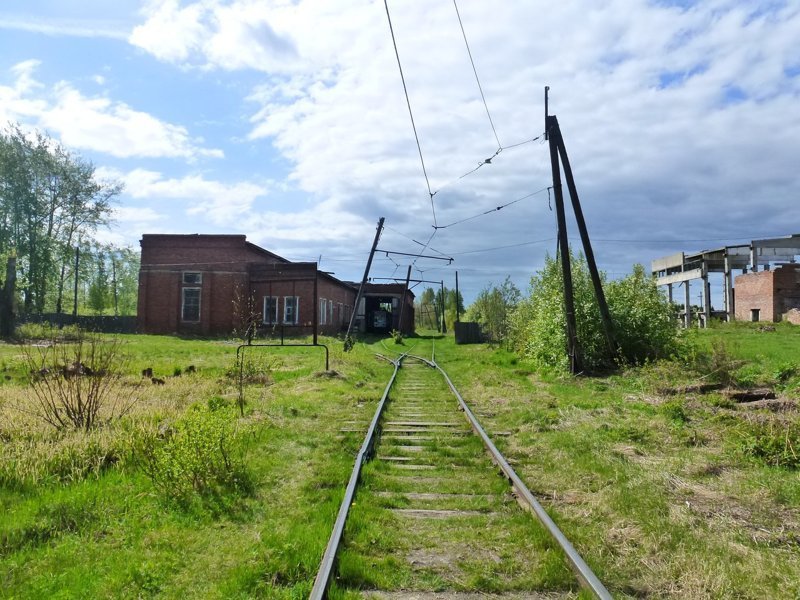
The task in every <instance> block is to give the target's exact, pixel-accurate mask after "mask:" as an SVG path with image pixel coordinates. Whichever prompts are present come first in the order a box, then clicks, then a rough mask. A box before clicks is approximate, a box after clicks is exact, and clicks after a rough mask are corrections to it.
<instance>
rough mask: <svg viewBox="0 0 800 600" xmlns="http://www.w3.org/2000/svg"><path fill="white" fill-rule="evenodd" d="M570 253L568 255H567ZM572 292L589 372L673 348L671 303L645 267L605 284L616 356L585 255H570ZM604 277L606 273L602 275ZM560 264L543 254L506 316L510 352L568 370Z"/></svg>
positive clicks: (583, 358) (657, 355) (665, 353)
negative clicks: (525, 293)
mask: <svg viewBox="0 0 800 600" xmlns="http://www.w3.org/2000/svg"><path fill="white" fill-rule="evenodd" d="M570 254H571V253H570ZM570 258H571V261H572V280H573V281H572V283H573V289H574V295H575V320H576V323H577V334H578V346H579V349H580V353H581V361H582V364H583V365H584V368H585V369H587V370H588V371H596V370H601V369H608V368H612V367H614V366H616V365H617V364H619V363H626V362H627V363H640V362H643V361H645V360H649V359H655V358H661V357H664V356H668V355H669V354H670V353H671V352H673V351H674V350H675V347H676V342H677V324H676V322H675V320H674V319H673V314H672V312H673V311H672V307H671V305H670V303H669V301H668V300H667V299H666V298H665V297H664V295H663V294H661V293H660V292H659V290H658V287H657V286H656V283H655V280H654V279H653V278H652V277H648V276H646V275H645V271H644V267H642V266H641V265H635V266H634V269H633V274H631V275H629V276H628V277H626V278H624V279H621V280H619V281H612V282H608V283H606V282H605V281H604V288H605V294H606V300H607V301H608V308H609V312H610V313H611V319H612V323H613V327H614V334H615V336H616V339H617V343H618V344H619V355H618V356H609V354H608V347H607V344H606V340H605V334H604V332H603V328H602V322H601V320H600V309H599V307H598V305H597V299H596V298H595V296H594V287H593V285H592V282H591V276H590V274H589V269H588V266H587V264H586V259H585V258H584V257H583V256H582V255H580V256H577V257H575V256H571V257H570ZM601 279H602V280H605V275H603V274H601ZM563 289H564V288H563V280H562V276H561V265H560V262H559V261H557V260H555V259H553V258H551V257H550V256H547V257H546V258H545V265H544V268H543V269H542V270H541V271H539V272H538V273H537V274H536V275H534V276H533V277H532V278H531V285H530V295H529V297H528V298H526V299H524V300H522V301H521V302H520V303H519V304H518V305H517V308H516V309H515V310H514V311H513V313H512V315H511V323H510V332H511V340H512V343H513V346H514V348H515V350H517V351H518V352H519V353H520V354H523V355H525V356H527V357H529V358H531V359H533V361H534V362H535V363H537V364H538V365H540V366H541V367H545V368H555V369H556V370H561V371H567V370H568V368H569V361H568V357H567V354H566V347H567V340H566V333H565V322H566V319H565V317H564V295H563V294H564V291H563Z"/></svg>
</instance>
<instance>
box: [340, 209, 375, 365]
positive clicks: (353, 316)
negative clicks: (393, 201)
mask: <svg viewBox="0 0 800 600" xmlns="http://www.w3.org/2000/svg"><path fill="white" fill-rule="evenodd" d="M384 220H385V219H384V217H381V218H380V219H378V229H377V230H376V231H375V239H374V240H373V242H372V250H370V251H369V258H368V259H367V268H366V269H364V277H362V279H361V285H359V286H358V293H357V294H356V302H355V305H354V306H353V313H352V314H351V315H350V323H349V324H348V325H347V333H346V334H345V336H344V350H345V352H348V351H349V350H350V349H351V348H352V347H353V338H352V337H350V335H351V333H352V331H353V324H354V323H355V322H356V315H357V314H358V305H359V303H360V302H361V297H362V296H363V295H364V286H366V285H367V279H369V270H370V268H371V267H372V259H373V258H374V256H375V248H377V247H378V240H380V239H381V232H382V231H383V222H384ZM365 317H366V315H365Z"/></svg>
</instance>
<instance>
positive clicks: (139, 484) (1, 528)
mask: <svg viewBox="0 0 800 600" xmlns="http://www.w3.org/2000/svg"><path fill="white" fill-rule="evenodd" d="M120 338H121V339H122V340H123V342H124V348H125V351H126V352H127V353H129V354H130V358H131V361H130V367H129V368H130V372H129V373H128V374H127V376H126V381H127V382H128V383H129V384H130V385H131V386H136V390H137V395H138V397H137V400H138V401H137V403H136V404H135V406H134V409H133V410H132V412H131V413H130V414H129V415H127V416H126V417H125V418H124V419H123V420H121V421H118V422H115V423H113V424H111V425H109V426H105V427H101V428H99V429H97V430H94V431H91V432H70V431H55V430H53V429H52V428H51V427H49V426H47V425H46V424H44V423H42V422H41V421H40V420H39V419H37V418H36V417H35V415H32V414H30V413H31V411H30V410H29V411H28V412H25V410H24V409H26V408H30V405H29V404H28V403H29V402H30V395H29V393H28V390H27V387H26V382H27V378H28V374H27V370H26V367H25V365H24V354H23V352H22V350H21V348H20V346H19V345H17V344H0V598H6V597H7V598H12V597H13V598H44V597H47V598H50V597H52V598H74V597H122V598H128V597H130V598H138V597H142V598H147V597H159V598H179V597H192V598H194V597H203V598H254V597H256V598H300V597H307V595H308V592H309V591H310V589H311V585H312V582H313V578H314V575H315V573H316V569H317V567H318V563H319V559H320V557H321V555H322V551H323V549H324V546H325V544H326V543H327V538H328V535H329V534H330V527H331V525H332V523H333V521H334V519H335V515H336V512H337V510H338V507H339V503H340V501H341V498H342V495H343V491H344V486H345V483H346V481H347V478H348V477H349V474H350V470H351V468H352V465H353V459H354V457H355V454H356V452H357V450H358V447H359V446H360V444H361V441H362V437H363V434H362V433H361V431H365V430H366V427H367V424H368V422H369V420H370V418H371V417H372V415H373V412H374V409H375V406H376V404H377V401H378V399H379V398H380V396H381V393H382V391H383V388H384V386H385V382H386V380H387V378H388V377H389V374H390V373H391V370H392V368H391V365H389V363H387V362H385V361H381V360H376V359H375V358H374V354H373V353H374V352H380V353H382V354H384V355H387V356H389V355H392V356H395V355H398V354H399V353H401V352H405V351H409V350H411V352H412V354H419V355H423V356H427V357H430V355H431V345H432V344H431V338H430V337H425V336H422V337H416V338H414V337H412V338H406V339H405V340H403V344H402V345H396V344H394V342H393V341H392V340H391V339H387V340H384V341H383V343H381V341H379V340H369V341H368V343H366V344H357V345H356V347H355V349H354V351H353V352H352V353H350V354H346V355H345V354H343V353H342V352H341V342H340V341H337V340H333V339H327V340H323V341H324V342H325V343H328V344H329V345H330V348H331V368H332V369H333V370H334V371H335V373H330V374H324V375H323V374H322V373H321V371H322V370H323V364H324V362H323V359H324V357H323V355H322V352H321V350H320V349H315V348H308V349H299V348H297V349H288V348H286V349H270V350H264V351H263V354H261V352H262V351H257V350H255V349H249V350H248V352H252V353H253V359H254V376H253V378H252V379H251V381H253V383H250V384H248V385H246V386H245V401H246V402H245V416H244V417H241V418H240V417H238V416H235V414H234V415H233V416H232V417H231V418H232V419H235V422H236V427H237V428H238V430H239V431H240V432H241V433H242V436H241V438H240V439H239V442H237V443H238V444H239V448H238V450H239V451H240V452H241V453H242V455H243V457H244V461H245V464H246V468H247V470H248V473H249V476H250V477H251V480H252V488H251V489H248V490H246V491H240V492H236V491H230V492H224V494H223V497H222V498H216V499H214V498H204V497H202V496H200V495H198V496H197V498H196V501H195V502H189V503H188V504H183V505H180V504H176V503H174V502H170V501H169V499H166V498H164V497H163V495H161V494H160V493H159V492H158V490H157V489H156V488H155V487H154V486H153V483H152V482H151V480H150V479H149V478H148V477H147V475H146V474H145V473H144V472H143V471H142V469H141V467H140V465H139V463H138V462H137V457H136V455H135V451H134V449H135V444H133V440H134V439H135V436H136V434H137V432H138V431H140V430H142V429H147V430H149V431H158V430H159V428H162V430H164V431H168V430H169V428H170V426H171V425H172V424H173V423H175V422H176V421H177V420H179V419H181V418H182V417H183V416H184V415H185V414H187V411H188V410H189V407H191V406H193V405H196V404H197V403H201V404H204V405H206V404H208V403H209V401H210V402H211V404H213V405H214V406H218V405H230V406H233V405H234V403H235V402H236V398H237V396H238V389H237V385H236V381H235V380H234V379H232V378H231V377H229V376H228V372H229V371H230V370H231V368H232V366H233V361H234V356H235V352H236V346H237V342H235V341H231V340H200V339H179V338H170V337H162V336H120ZM687 338H688V341H689V350H687V351H686V356H683V357H681V358H680V359H679V360H676V361H673V362H661V363H655V364H650V365H645V366H643V367H641V368H637V369H631V370H628V371H626V372H624V373H621V374H616V375H611V376H607V377H598V378H579V379H571V378H559V377H557V376H554V375H552V374H537V373H535V372H534V371H533V370H532V369H531V368H530V366H529V365H527V364H526V363H525V362H524V361H522V360H520V359H518V358H517V357H515V356H514V355H512V354H510V353H508V352H505V351H503V350H502V349H497V348H489V347H486V346H482V345H476V346H455V345H454V344H453V342H452V338H451V337H445V338H443V339H436V340H435V346H436V360H437V362H439V363H440V364H441V365H442V366H443V368H445V369H446V370H447V371H448V373H449V374H450V376H451V378H452V379H453V380H454V382H455V384H456V386H457V387H458V388H459V390H460V391H461V393H462V395H463V396H464V398H465V400H466V401H467V403H468V404H470V406H471V407H472V408H473V410H474V411H475V412H476V413H477V414H478V416H479V418H480V420H481V423H482V424H483V425H484V427H485V428H486V429H487V431H488V432H489V434H490V436H491V437H492V438H493V440H494V441H495V443H496V444H497V446H498V447H499V448H500V449H501V451H503V452H504V453H505V454H506V456H507V457H508V458H509V459H511V460H512V461H513V464H514V468H515V469H516V470H517V472H518V473H519V474H520V475H521V476H522V478H523V479H524V480H525V481H526V483H527V484H528V486H529V487H530V488H531V490H532V491H533V492H534V494H535V495H536V496H537V497H538V498H539V499H540V501H542V502H543V504H544V505H545V507H546V508H547V510H548V511H549V512H550V514H551V515H552V516H553V518H554V519H555V520H556V522H557V523H558V524H559V526H560V527H561V528H562V530H563V531H564V532H565V533H566V535H567V536H568V537H569V538H570V540H571V541H572V542H573V544H574V545H575V546H576V548H577V549H578V550H579V551H580V552H581V553H582V555H583V556H584V558H585V559H586V560H587V562H588V563H589V564H590V565H591V566H592V567H593V568H594V569H595V571H596V573H597V574H598V576H599V577H600V578H601V580H602V581H603V582H604V583H605V584H606V585H607V586H608V587H609V589H610V590H611V591H612V593H613V594H614V595H615V597H643V596H647V597H652V598H692V599H694V598H764V597H795V596H799V595H800V565H798V561H797V551H798V545H800V471H799V470H798V469H797V468H796V467H797V465H795V464H793V463H792V462H791V460H788V462H786V461H785V462H781V461H776V457H781V456H784V457H785V458H786V459H788V458H790V457H791V452H790V451H789V450H787V448H788V446H787V444H786V440H789V442H793V440H794V439H795V438H794V437H793V436H794V435H795V434H794V433H793V432H796V431H797V424H798V417H797V412H796V411H797V409H796V406H795V407H794V408H793V405H792V404H791V400H794V401H796V400H797V399H798V396H800V394H798V389H800V380H798V374H797V372H796V371H795V370H794V369H793V364H794V363H793V361H797V362H800V328H797V327H795V328H792V327H790V326H785V325H782V324H779V325H778V326H777V327H776V330H775V331H760V330H758V329H756V328H754V327H752V326H748V325H745V324H741V325H738V324H737V325H734V326H724V327H722V326H721V327H715V328H712V329H709V330H706V331H694V332H689V334H688V336H687ZM715 348H717V351H716V352H717V356H716V359H715V360H716V362H715V363H714V364H715V367H713V368H714V369H720V368H722V369H728V370H730V372H731V373H732V377H731V382H732V384H733V385H738V386H740V387H751V386H753V385H758V386H767V387H770V388H772V389H774V390H775V391H776V392H777V393H778V395H779V396H781V397H784V398H788V399H789V401H788V403H787V404H786V406H785V407H784V408H783V409H782V410H781V411H780V412H772V411H769V410H767V409H766V408H758V409H754V408H751V407H749V405H746V404H741V403H739V402H737V401H734V400H731V399H730V397H729V396H727V395H725V393H724V391H719V390H717V391H708V392H701V391H699V385H700V384H703V383H708V382H710V381H711V380H712V379H713V378H714V377H715V375H714V374H713V373H711V372H709V371H708V370H705V371H704V370H703V369H707V368H708V365H709V364H711V363H710V362H709V361H708V360H706V359H703V360H699V359H698V357H700V356H701V355H702V356H709V355H713V354H714V352H715ZM719 348H723V350H724V352H722V351H720V350H719ZM257 357H258V358H257ZM704 360H705V362H703V361H704ZM742 361H745V362H744V363H743V364H740V363H742ZM190 365H193V366H194V367H195V373H189V371H188V367H189V366H190ZM146 368H152V369H153V373H154V376H156V377H159V378H164V379H165V385H163V386H162V385H152V384H150V383H148V382H147V381H143V379H142V377H141V371H142V370H143V369H146ZM178 371H180V376H175V375H176V374H177V373H178ZM259 374H260V375H263V377H260V376H258V375H259ZM232 413H235V411H232ZM455 416H456V418H460V419H462V420H463V416H461V415H460V414H458V413H456V415H455ZM347 429H356V430H360V431H356V432H346V431H342V430H347ZM787 433H788V435H787ZM501 434H503V435H501ZM506 434H508V435H506ZM445 439H446V438H445V437H444V436H441V437H440V438H438V439H436V440H434V441H432V442H423V443H421V446H422V447H423V448H422V450H421V453H422V455H423V456H425V457H427V458H425V459H424V460H429V461H430V462H431V464H435V463H437V461H440V460H446V461H447V462H448V464H452V465H460V466H459V467H458V468H459V469H464V468H467V467H469V466H474V465H478V464H481V461H485V460H486V459H485V456H484V455H483V452H482V450H481V448H480V444H478V443H477V441H476V440H475V439H474V438H470V437H465V438H463V439H461V438H459V439H457V440H453V439H450V438H447V439H446V441H447V444H444V443H443V442H444V441H445ZM790 445H791V444H790ZM384 450H388V451H391V452H399V450H398V449H397V448H392V447H391V446H390V445H389V444H387V446H386V447H385V448H384ZM381 451H382V450H381ZM787 452H789V453H788V454H787ZM782 460H784V459H782ZM437 464H438V463H437ZM456 472H459V473H460V472H461V471H457V470H456V469H454V468H447V469H445V468H437V469H436V470H433V471H430V472H426V476H428V477H427V479H426V480H425V481H423V482H422V483H419V482H418V485H419V486H420V487H418V488H416V489H417V490H418V491H420V492H443V491H444V492H447V491H451V492H461V491H463V486H462V481H461V480H460V479H459V477H458V476H457V477H453V474H454V473H456ZM364 482H365V487H364V488H363V489H362V491H360V492H359V497H357V501H356V509H358V510H356V511H355V512H354V513H353V519H352V521H351V522H350V523H349V524H348V538H347V539H348V542H349V543H350V544H351V545H350V547H349V549H348V551H347V552H346V553H345V554H344V555H343V556H342V561H341V562H340V576H341V577H342V579H341V580H340V583H341V582H344V583H343V584H342V586H341V587H335V588H334V589H333V590H332V597H339V598H341V597H354V595H355V592H354V591H353V590H357V589H359V588H363V587H372V586H383V587H385V588H386V589H399V588H402V587H403V586H413V587H415V588H417V589H428V590H442V589H446V590H473V591H480V592H486V593H488V592H492V591H504V590H525V589H530V588H532V587H537V588H545V589H550V590H560V591H568V590H572V592H571V593H574V592H575V588H574V579H573V578H572V576H571V574H570V573H569V571H568V570H566V569H565V567H564V564H563V558H562V557H561V555H560V553H559V552H557V551H556V550H555V549H554V548H553V547H552V545H551V543H550V542H549V540H548V538H547V536H546V535H544V534H543V533H542V532H541V530H540V528H539V527H538V525H537V524H536V523H535V521H534V520H533V519H532V517H530V516H529V515H526V514H524V513H522V512H521V511H519V509H517V507H516V504H515V503H514V502H513V501H512V500H510V498H509V497H508V495H507V488H506V485H505V483H504V482H503V480H502V479H501V478H500V477H497V476H496V474H495V473H494V471H493V470H492V469H491V468H489V469H488V470H487V476H486V477H482V478H480V479H479V480H475V481H474V483H472V488H473V489H474V490H475V494H476V495H477V497H475V498H462V499H458V498H455V499H449V500H448V504H446V508H451V509H458V510H475V511H477V512H478V513H479V514H477V515H471V516H465V517H459V519H460V521H458V522H456V523H454V524H449V525H445V529H440V528H439V527H440V526H442V524H441V523H438V524H431V523H425V522H423V523H417V526H416V527H415V528H414V529H413V531H408V530H407V529H404V525H403V522H402V521H399V520H398V519H399V517H397V516H396V515H394V514H393V513H392V512H391V511H389V510H387V509H391V508H412V507H414V508H432V507H434V506H437V507H439V506H440V504H439V503H438V502H433V501H429V500H425V499H422V500H413V501H412V500H408V499H404V498H403V496H402V495H389V496H386V495H379V494H372V492H402V491H404V490H407V489H408V487H407V486H408V481H407V480H405V479H403V477H398V476H397V475H396V474H395V473H393V472H390V471H389V470H387V469H385V467H384V466H382V465H381V464H380V463H379V462H371V463H368V464H367V465H366V467H365V475H364ZM362 492H364V493H363V495H362ZM370 494H372V495H370ZM504 494H506V495H504ZM481 496H490V498H489V499H486V498H485V497H481ZM497 519H500V520H502V521H503V522H504V523H506V524H507V531H509V532H510V533H509V539H499V536H500V533H499V528H494V527H491V525H493V523H494V521H496V520H497ZM484 526H486V527H484ZM475 527H477V528H479V529H480V530H481V531H484V532H485V534H484V535H485V536H486V537H485V540H484V541H485V542H486V547H487V548H490V549H491V551H492V552H494V554H495V555H496V556H497V557H498V558H500V559H501V560H500V561H499V562H497V561H495V560H494V558H493V557H492V558H491V560H484V559H485V558H486V556H483V557H481V555H476V556H475V557H470V556H468V555H466V556H463V557H461V558H459V560H458V561H457V562H456V568H455V569H454V570H447V569H442V568H437V567H435V566H433V567H430V568H421V569H412V568H409V565H408V560H407V559H408V556H409V554H410V553H413V552H419V551H420V549H424V548H425V547H426V546H428V545H432V544H433V540H434V539H444V540H448V543H449V544H451V545H452V546H451V550H452V552H453V553H454V555H459V548H460V547H461V546H463V547H467V546H468V545H469V544H473V543H474V542H475V539H474V537H472V536H473V534H472V533H470V532H471V531H474V528H475ZM523 556H526V557H534V558H533V559H522V558H520V557H523ZM503 559H505V560H506V562H505V563H504V562H503ZM423 562H424V561H423ZM508 565H511V566H512V567H513V568H512V569H510V570H509V569H508ZM454 573H456V575H457V576H455V575H454Z"/></svg>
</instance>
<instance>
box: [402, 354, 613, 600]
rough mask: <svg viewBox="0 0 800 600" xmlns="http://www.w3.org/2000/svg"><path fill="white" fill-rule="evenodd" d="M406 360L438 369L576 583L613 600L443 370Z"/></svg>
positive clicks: (430, 363)
mask: <svg viewBox="0 0 800 600" xmlns="http://www.w3.org/2000/svg"><path fill="white" fill-rule="evenodd" d="M409 357H410V358H415V359H418V360H421V361H423V362H424V363H426V364H428V365H429V366H430V367H432V368H435V369H437V370H438V371H439V372H440V373H441V374H442V376H443V377H444V379H445V381H447V385H448V386H449V387H450V391H451V392H453V395H454V396H455V397H456V398H457V399H458V403H459V405H460V406H461V408H462V409H463V411H464V415H466V417H467V420H469V423H470V425H471V426H472V430H473V431H474V432H475V433H477V434H478V436H479V437H480V438H481V440H483V445H484V446H486V449H487V450H488V451H489V454H491V456H492V460H493V461H494V462H495V464H496V465H497V466H498V467H500V469H501V470H502V471H503V473H504V474H505V476H506V477H507V478H508V480H509V481H510V482H511V485H512V487H513V488H514V490H515V491H516V492H517V494H518V497H519V498H521V499H522V500H524V502H525V503H526V504H527V505H528V506H529V507H530V509H531V510H532V511H533V512H534V514H536V516H537V517H538V519H539V521H540V522H541V523H542V525H544V526H545V528H546V529H547V531H548V532H549V533H550V535H551V536H552V537H553V538H554V539H555V541H556V542H557V543H558V545H559V546H561V548H562V549H563V550H564V553H565V554H566V556H567V560H568V561H569V562H570V564H571V565H572V568H573V570H574V571H575V573H576V574H577V576H578V580H579V581H580V582H581V585H583V587H585V588H587V589H589V590H590V591H591V592H592V593H593V594H594V595H595V597H597V598H600V599H601V600H612V598H613V597H612V596H611V594H610V593H609V591H608V590H607V589H606V587H605V586H604V585H603V583H602V582H601V581H600V580H599V579H598V578H597V575H595V574H594V572H593V571H592V569H591V568H590V567H589V565H587V564H586V561H584V560H583V558H582V557H581V555H580V554H578V551H577V550H575V547H574V546H573V545H572V544H571V543H570V541H569V540H568V539H567V537H566V536H565V535H564V533H563V532H562V531H561V530H560V529H559V528H558V525H556V524H555V522H554V521H553V519H551V518H550V515H548V514H547V511H545V509H544V507H543V506H542V505H541V504H540V503H539V501H538V500H536V498H535V497H534V496H533V494H532V493H531V491H530V490H529V489H528V487H527V486H526V485H525V483H524V482H523V481H522V479H520V478H519V476H518V475H517V473H516V472H515V471H514V469H513V468H512V467H511V465H510V464H508V461H506V459H505V458H504V457H503V455H502V454H501V453H500V451H499V450H498V449H497V446H495V445H494V443H493V442H492V440H491V439H490V438H489V436H488V435H487V433H486V431H484V429H483V427H481V424H480V423H479V422H478V419H477V418H476V417H475V415H474V413H473V412H472V411H471V410H470V408H469V406H467V403H466V402H465V401H464V398H462V397H461V394H459V393H458V390H457V389H456V386H454V385H453V382H452V381H450V377H448V375H447V373H446V372H445V370H444V369H442V368H441V367H440V366H439V365H438V364H436V362H435V361H433V360H427V359H425V358H422V357H420V356H412V355H409Z"/></svg>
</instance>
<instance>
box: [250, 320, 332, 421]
mask: <svg viewBox="0 0 800 600" xmlns="http://www.w3.org/2000/svg"><path fill="white" fill-rule="evenodd" d="M245 348H324V349H325V370H326V371H329V370H330V355H331V353H330V350H328V347H327V346H326V345H325V344H320V343H317V342H316V341H315V342H314V343H313V344H284V342H283V327H281V343H280V344H253V343H252V338H251V337H250V336H249V335H248V338H247V343H246V344H240V345H239V346H237V347H236V364H238V365H239V412H240V413H241V415H242V416H244V355H245V353H244V350H245Z"/></svg>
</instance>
